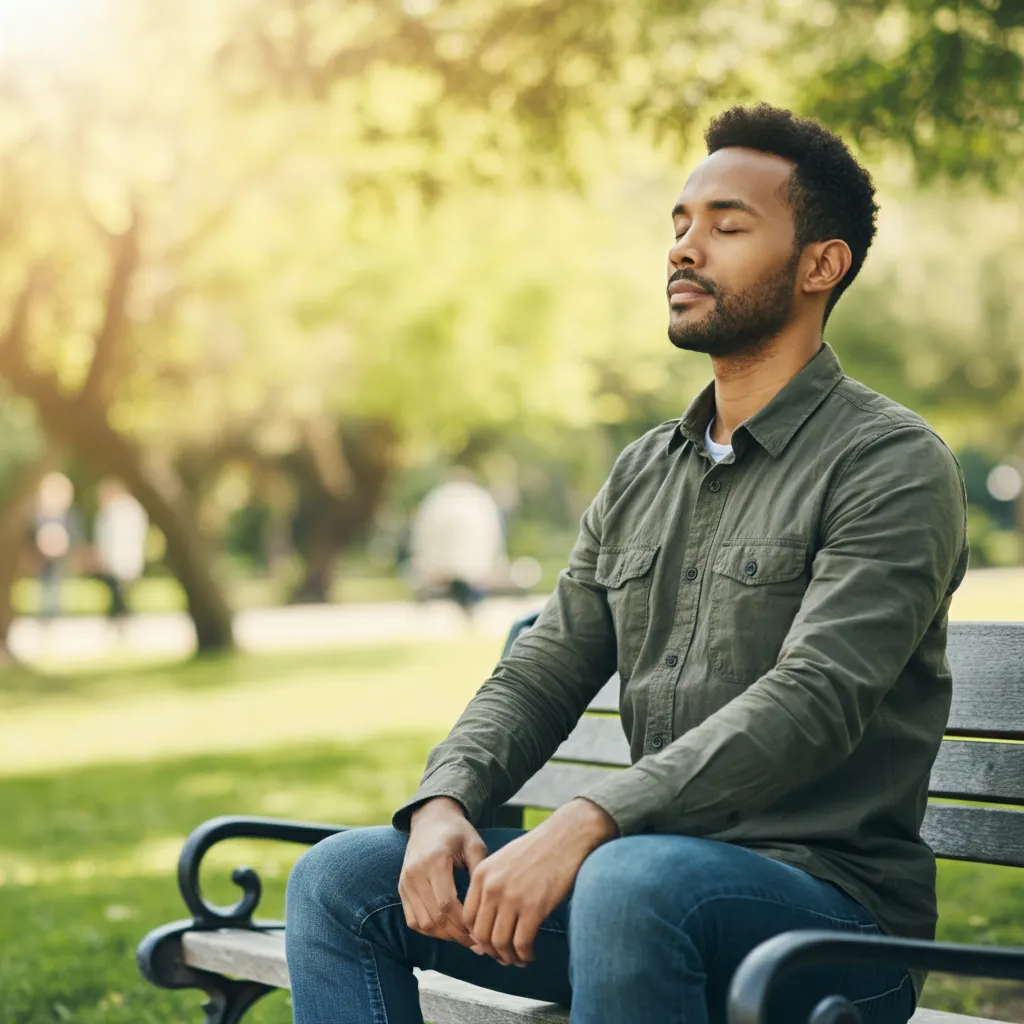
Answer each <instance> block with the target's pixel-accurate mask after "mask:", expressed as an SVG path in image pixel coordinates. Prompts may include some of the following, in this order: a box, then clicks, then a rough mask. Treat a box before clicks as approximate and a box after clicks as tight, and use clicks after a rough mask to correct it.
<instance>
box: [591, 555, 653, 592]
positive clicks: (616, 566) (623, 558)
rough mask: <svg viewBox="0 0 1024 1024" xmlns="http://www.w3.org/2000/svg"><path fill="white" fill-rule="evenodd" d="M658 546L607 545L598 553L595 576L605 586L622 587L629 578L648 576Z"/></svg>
mask: <svg viewBox="0 0 1024 1024" xmlns="http://www.w3.org/2000/svg"><path fill="white" fill-rule="evenodd" d="M657 553H658V549H657V548H641V547H632V546H630V547H606V548H601V550H600V551H599V552H598V553H597V569H596V571H595V573H594V577H595V579H596V580H597V582H598V583H600V584H601V585H602V586H605V587H621V586H622V584H623V583H625V582H626V581H627V580H634V579H636V578H637V577H639V576H646V575H647V573H649V572H650V571H651V565H652V564H653V563H654V556H655V555H656V554H657Z"/></svg>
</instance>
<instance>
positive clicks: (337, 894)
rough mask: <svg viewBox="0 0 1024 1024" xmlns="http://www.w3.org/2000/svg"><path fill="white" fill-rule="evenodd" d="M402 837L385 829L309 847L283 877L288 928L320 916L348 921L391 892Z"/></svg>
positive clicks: (399, 862) (357, 831) (395, 887)
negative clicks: (285, 888) (285, 889)
mask: <svg viewBox="0 0 1024 1024" xmlns="http://www.w3.org/2000/svg"><path fill="white" fill-rule="evenodd" d="M404 855H405V837H404V836H402V835H401V834H400V833H398V832H395V830H394V829H392V828H391V827H390V826H385V827H381V828H360V829H352V830H350V831H348V832H340V833H338V835H335V836H331V837H330V838H328V839H324V840H322V841H321V842H319V843H317V844H316V846H312V847H310V849H308V850H307V851H306V852H305V853H304V854H303V855H302V856H301V857H300V858H299V859H298V860H297V861H296V862H295V865H294V867H293V868H292V870H291V873H290V874H289V876H288V889H287V894H286V897H285V904H286V916H287V921H288V930H289V931H290V932H293V933H294V932H296V931H298V930H300V929H301V928H302V927H303V925H307V924H309V923H311V921H313V920H315V919H316V918H317V917H318V916H319V915H321V914H328V915H329V916H331V917H333V918H335V919H337V920H340V921H342V922H345V923H348V922H350V921H351V920H354V919H355V918H356V917H360V918H361V917H362V916H363V915H364V914H365V908H366V907H367V906H369V905H371V904H373V903H374V902H375V901H377V900H379V899H380V898H381V896H382V894H384V895H391V894H397V892H398V876H399V874H400V873H401V870H402V859H403V857H404Z"/></svg>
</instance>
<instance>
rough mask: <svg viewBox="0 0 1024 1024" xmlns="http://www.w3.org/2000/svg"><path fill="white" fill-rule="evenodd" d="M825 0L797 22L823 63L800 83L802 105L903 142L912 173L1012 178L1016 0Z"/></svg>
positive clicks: (927, 177) (1020, 61)
mask: <svg viewBox="0 0 1024 1024" xmlns="http://www.w3.org/2000/svg"><path fill="white" fill-rule="evenodd" d="M826 10H828V11H830V12H831V13H830V14H829V15H828V16H827V18H826V17H822V15H821V13H820V12H819V10H818V8H817V7H815V8H814V9H812V10H811V11H810V13H809V17H808V21H809V22H812V24H809V25H806V26H805V27H804V31H803V37H804V39H805V41H806V43H807V45H809V46H814V47H816V48H817V50H818V53H819V54H820V56H819V60H820V62H821V69H822V71H823V73H822V74H820V76H817V77H816V78H814V79H808V80H807V81H806V83H805V84H804V88H805V90H806V100H805V102H806V104H807V107H808V109H810V110H813V111H814V112H815V113H817V114H819V115H820V116H821V117H823V118H824V119H825V121H826V122H827V123H829V124H831V125H833V126H835V127H836V128H838V129H840V130H842V131H844V132H848V133H849V134H850V135H851V136H852V137H853V138H854V139H856V140H857V141H858V142H859V143H861V144H866V145H869V146H871V147H873V148H874V149H875V150H876V151H877V150H878V149H879V148H882V147H885V146H891V145H892V144H893V143H895V144H896V145H897V146H898V147H900V148H903V149H904V151H905V152H907V153H908V154H909V156H910V157H911V158H912V160H913V163H914V166H915V168H916V169H917V173H918V177H919V179H920V180H921V181H924V182H930V181H933V180H935V179H937V178H942V177H946V178H951V179H953V180H963V179H976V180H980V181H982V182H984V183H985V184H987V185H990V186H993V187H998V186H1001V185H1008V184H1010V183H1011V182H1013V181H1014V178H1015V174H1016V173H1017V168H1019V166H1020V162H1021V159H1022V158H1024V131H1022V128H1024V124H1022V120H1021V115H1022V111H1024V3H1021V0H957V2H955V3H950V4H945V5H937V4H935V3H933V2H930V0H904V2H902V3H891V2H890V0H854V2H849V0H847V2H844V3H842V4H835V5H834V6H830V7H828V8H826ZM819 19H820V21H819V23H818V24H813V22H814V21H816V20H819Z"/></svg>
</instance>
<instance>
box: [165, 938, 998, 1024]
mask: <svg viewBox="0 0 1024 1024" xmlns="http://www.w3.org/2000/svg"><path fill="white" fill-rule="evenodd" d="M182 945H183V948H184V956H185V963H187V964H189V965H191V966H192V967H197V968H199V969H200V970H206V971H213V972H214V973H216V974H222V975H226V976H228V977H233V978H246V979H247V980H249V981H261V982H263V983H264V984H267V985H275V986H276V987H277V988H289V987H290V982H289V979H288V964H287V962H286V960H285V953H284V931H283V930H280V931H273V932H253V931H245V930H242V929H223V930H221V931H216V932H186V934H185V935H184V936H183V937H182ZM416 973H417V975H418V977H419V983H420V1007H421V1009H422V1010H423V1016H424V1017H425V1018H426V1019H427V1020H428V1021H431V1022H433V1024H519V1022H522V1021H529V1022H533V1024H566V1022H567V1021H568V1019H569V1014H568V1012H567V1011H566V1010H565V1008H564V1007H561V1006H556V1005H555V1004H554V1003H542V1002H538V1001H536V1000H534V999H523V998H521V997H519V996H507V995H505V994H504V993H502V992H492V991H491V990H490V989H486V988H480V987H479V986H477V985H470V984H469V983H467V982H465V981H459V980H457V979H456V978H448V977H446V976H445V975H443V974H438V973H436V972H435V971H417V972H416ZM910 1024H999V1022H998V1021H991V1020H985V1019H982V1018H981V1017H963V1016H961V1015H959V1014H955V1013H943V1012H942V1011H940V1010H918V1011H917V1013H915V1014H914V1016H913V1018H912V1019H911V1021H910Z"/></svg>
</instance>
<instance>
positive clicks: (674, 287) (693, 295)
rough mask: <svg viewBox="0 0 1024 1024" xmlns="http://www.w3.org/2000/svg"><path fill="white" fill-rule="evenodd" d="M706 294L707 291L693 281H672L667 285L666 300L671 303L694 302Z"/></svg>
mask: <svg viewBox="0 0 1024 1024" xmlns="http://www.w3.org/2000/svg"><path fill="white" fill-rule="evenodd" d="M707 296H708V292H707V291H706V290H705V289H703V288H701V286H700V285H699V284H694V282H693V281H673V282H672V283H671V284H670V285H669V286H668V301H669V302H670V303H671V304H672V305H673V306H676V305H679V306H681V305H683V304H684V303H687V302H695V301H696V300H697V299H703V298H706V297H707Z"/></svg>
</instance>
